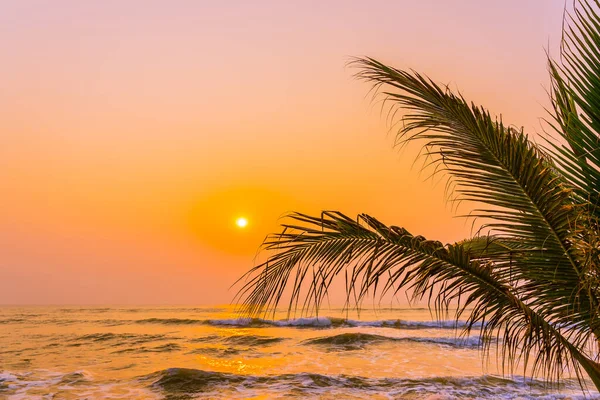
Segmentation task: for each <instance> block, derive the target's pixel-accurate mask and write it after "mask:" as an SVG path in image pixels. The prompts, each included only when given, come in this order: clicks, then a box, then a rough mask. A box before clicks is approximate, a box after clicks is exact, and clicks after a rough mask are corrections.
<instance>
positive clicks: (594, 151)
mask: <svg viewBox="0 0 600 400" xmlns="http://www.w3.org/2000/svg"><path fill="white" fill-rule="evenodd" d="M595 4H596V6H598V4H599V3H598V2H597V1H596V2H595ZM566 18H567V21H566V24H565V29H564V32H563V41H562V46H561V60H562V61H563V62H562V64H559V63H557V62H555V61H553V60H549V68H550V76H551V80H552V100H553V101H552V104H553V108H554V115H553V120H554V124H552V125H553V127H554V128H555V130H556V131H557V132H558V133H559V135H560V136H561V137H562V138H563V139H564V142H565V143H556V142H550V148H551V149H552V153H553V155H554V156H555V158H556V160H557V162H558V163H560V164H561V166H562V167H563V168H562V169H563V172H564V176H565V177H566V178H567V179H569V181H570V183H571V184H572V185H573V186H574V187H576V188H577V189H578V190H579V193H580V196H581V198H582V200H583V201H586V202H588V203H589V205H590V206H591V207H590V211H591V213H592V214H593V215H595V217H596V219H597V218H598V217H600V208H599V207H598V206H600V203H599V202H600V192H599V190H600V136H599V134H600V112H599V110H600V16H598V14H597V12H596V10H595V9H594V7H592V6H591V5H590V4H589V3H587V2H583V1H578V2H577V6H576V7H575V8H574V10H573V14H567V15H566Z"/></svg>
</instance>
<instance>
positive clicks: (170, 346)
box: [111, 343, 183, 354]
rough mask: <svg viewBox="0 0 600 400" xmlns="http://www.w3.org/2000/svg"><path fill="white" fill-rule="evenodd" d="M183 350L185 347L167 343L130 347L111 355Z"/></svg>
mask: <svg viewBox="0 0 600 400" xmlns="http://www.w3.org/2000/svg"><path fill="white" fill-rule="evenodd" d="M180 350H183V347H182V346H180V345H178V344H177V343H166V344H163V345H160V346H155V347H146V346H142V347H128V348H125V349H121V350H115V351H113V352H111V354H126V353H171V352H173V351H180Z"/></svg>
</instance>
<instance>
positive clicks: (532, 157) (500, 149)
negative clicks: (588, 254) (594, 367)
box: [353, 58, 600, 337]
mask: <svg viewBox="0 0 600 400" xmlns="http://www.w3.org/2000/svg"><path fill="white" fill-rule="evenodd" d="M353 64H354V65H355V66H356V67H358V68H360V72H358V74H357V76H358V78H360V79H364V80H367V81H369V82H372V83H373V84H374V87H375V89H376V90H380V91H381V93H382V94H383V95H384V96H385V99H386V102H387V103H389V104H391V106H392V107H399V108H401V109H403V110H406V111H407V113H406V114H405V115H404V117H403V119H402V122H403V125H402V128H401V129H400V130H399V132H398V137H399V139H400V140H402V141H421V142H422V143H423V145H424V146H425V147H426V148H427V149H428V153H429V154H430V155H431V156H432V157H433V160H434V161H433V162H434V163H437V164H439V166H440V167H441V169H443V170H445V171H446V172H447V173H448V174H449V176H450V179H451V180H452V181H453V183H454V185H455V187H456V190H455V193H456V195H457V199H458V200H466V201H470V202H474V203H476V204H477V206H478V208H477V209H475V210H474V211H473V213H472V214H471V215H472V216H475V217H482V218H485V219H486V220H487V221H490V222H488V223H487V224H486V225H485V228H488V229H491V230H492V233H493V234H495V235H497V236H499V237H504V238H511V239H512V240H518V241H520V242H522V243H523V245H524V248H523V250H526V249H529V251H521V252H520V253H519V254H518V258H517V260H511V262H512V264H513V268H512V270H511V274H512V275H513V276H514V277H515V279H517V280H519V281H520V282H522V285H521V288H522V290H523V293H522V295H523V296H524V298H525V299H526V300H528V301H531V302H535V304H536V306H537V307H539V309H538V312H540V313H543V314H547V315H548V317H549V318H551V319H553V320H557V321H561V323H564V324H569V323H574V322H584V323H585V325H587V326H589V327H591V331H590V332H592V331H593V332H595V334H596V335H598V336H599V337H600V319H599V318H598V304H599V303H598V300H597V296H596V293H595V292H594V291H593V290H591V289H590V287H589V286H582V285H581V283H582V282H583V280H582V277H583V276H584V271H582V270H581V268H580V264H579V259H580V258H581V257H582V255H581V254H579V253H578V249H577V247H576V246H574V245H573V244H574V243H576V242H578V241H579V240H580V237H581V236H582V235H583V232H584V231H585V229H583V228H584V227H582V226H581V225H579V224H580V221H587V218H586V217H585V213H584V211H585V210H584V209H582V208H581V207H579V204H580V203H578V202H577V201H576V198H575V197H576V196H575V195H574V194H573V190H572V189H571V187H570V186H569V185H568V184H567V183H566V182H565V181H564V179H563V177H562V175H560V174H559V173H558V171H557V169H556V166H555V165H554V164H553V162H552V160H551V159H550V158H548V156H546V155H545V153H543V152H542V151H540V150H539V149H538V148H537V146H535V145H534V144H533V143H532V142H530V141H529V140H528V137H527V136H526V135H525V134H524V132H522V131H516V130H515V129H513V128H510V127H507V126H505V125H504V124H503V123H502V121H501V120H495V119H493V118H492V117H491V115H490V113H489V112H487V111H485V110H484V109H483V108H481V107H478V106H475V105H473V104H471V105H469V104H468V103H467V102H466V100H465V99H464V98H463V97H462V96H460V95H455V94H454V93H452V92H451V91H450V90H449V89H447V88H442V87H440V86H439V85H437V84H436V83H434V82H433V81H431V80H430V79H428V78H425V77H423V76H421V75H420V74H418V73H416V72H408V71H403V70H398V69H395V68H391V67H388V66H386V65H384V64H382V63H381V62H379V61H377V60H374V59H372V58H364V59H357V60H356V61H354V63H353ZM550 285H552V287H553V289H552V290H545V288H548V287H549V286H550ZM566 306H569V307H570V309H569V310H568V311H567V310H565V308H564V307H566Z"/></svg>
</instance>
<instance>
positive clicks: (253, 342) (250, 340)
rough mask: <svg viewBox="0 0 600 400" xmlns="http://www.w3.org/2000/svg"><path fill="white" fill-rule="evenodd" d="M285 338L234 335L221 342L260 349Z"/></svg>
mask: <svg viewBox="0 0 600 400" xmlns="http://www.w3.org/2000/svg"><path fill="white" fill-rule="evenodd" d="M284 340H285V338H281V337H272V336H257V335H236V336H229V337H227V338H225V339H224V340H223V341H224V342H225V343H228V344H233V345H241V346H250V347H262V346H269V345H272V344H275V343H279V342H282V341H284Z"/></svg>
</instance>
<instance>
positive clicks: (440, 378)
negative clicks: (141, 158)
mask: <svg viewBox="0 0 600 400" xmlns="http://www.w3.org/2000/svg"><path fill="white" fill-rule="evenodd" d="M325 315H328V316H325ZM345 317H346V314H344V313H343V312H342V311H341V310H339V309H337V310H336V309H333V310H327V311H326V312H325V311H324V312H323V316H320V317H319V318H296V319H289V320H286V319H285V314H284V313H279V314H277V315H275V317H274V318H273V319H269V320H265V319H248V318H238V317H237V315H236V314H235V313H233V310H232V309H231V308H230V307H3V308H0V398H2V399H4V398H6V399H49V398H52V399H81V398H87V399H101V398H112V399H196V398H199V399H204V398H206V399H246V398H253V399H279V398H286V399H289V398H302V399H304V398H315V399H334V398H335V399H405V398H406V399H490V398H492V399H493V398H498V399H570V398H573V399H575V398H577V399H579V398H584V396H583V394H582V392H581V390H580V389H579V385H578V384H577V381H576V380H575V379H566V380H565V381H564V384H563V386H562V387H560V388H554V389H548V388H546V387H545V386H544V385H543V383H542V382H541V381H539V380H531V379H526V378H523V377H522V376H502V375H501V374H499V370H498V369H497V368H496V366H495V362H493V360H494V354H493V352H492V355H491V358H492V362H490V363H488V364H484V363H483V361H482V357H481V352H480V351H479V350H478V344H479V338H478V336H477V331H475V332H472V334H471V336H468V337H461V336H457V333H456V331H455V329H453V328H454V327H455V324H454V322H453V321H445V322H444V321H442V322H441V323H439V322H434V321H433V320H432V318H431V315H430V314H429V311H427V310H424V309H394V310H389V309H388V310H379V311H377V312H375V311H369V310H365V311H363V312H362V313H361V314H360V318H358V317H356V315H354V317H353V318H350V319H347V318H345ZM459 325H460V324H459ZM492 347H494V346H492ZM588 397H593V398H599V399H600V396H598V394H597V393H595V392H593V393H591V394H590V393H588Z"/></svg>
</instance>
